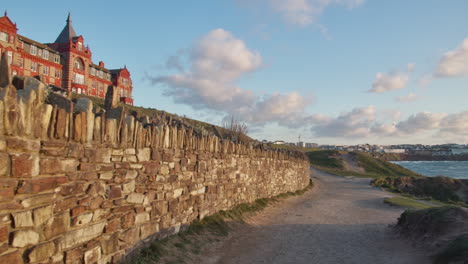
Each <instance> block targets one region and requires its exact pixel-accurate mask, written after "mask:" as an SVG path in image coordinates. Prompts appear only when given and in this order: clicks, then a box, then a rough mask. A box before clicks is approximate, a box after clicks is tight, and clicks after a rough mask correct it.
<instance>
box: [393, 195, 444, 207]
mask: <svg viewBox="0 0 468 264" xmlns="http://www.w3.org/2000/svg"><path fill="white" fill-rule="evenodd" d="M384 203H386V204H390V205H394V206H400V207H404V208H408V209H426V208H431V207H436V206H438V205H431V204H427V203H423V202H420V201H417V200H414V199H411V198H406V197H391V198H385V199H384Z"/></svg>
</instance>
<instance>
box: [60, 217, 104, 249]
mask: <svg viewBox="0 0 468 264" xmlns="http://www.w3.org/2000/svg"><path fill="white" fill-rule="evenodd" d="M105 226H106V223H104V222H103V223H97V224H94V225H91V226H87V227H83V228H80V229H75V230H71V231H68V232H67V233H65V236H64V238H63V240H62V244H61V246H62V248H64V249H68V248H71V247H74V246H77V245H79V244H81V243H84V242H86V241H89V240H91V239H93V238H96V237H98V236H99V235H101V234H102V232H103V230H104V227H105Z"/></svg>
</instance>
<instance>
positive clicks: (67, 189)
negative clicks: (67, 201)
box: [60, 182, 84, 196]
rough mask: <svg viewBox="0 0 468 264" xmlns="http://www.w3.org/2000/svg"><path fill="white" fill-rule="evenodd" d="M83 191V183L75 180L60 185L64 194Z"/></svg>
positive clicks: (75, 193)
mask: <svg viewBox="0 0 468 264" xmlns="http://www.w3.org/2000/svg"><path fill="white" fill-rule="evenodd" d="M83 192H84V189H83V183H78V182H73V183H70V184H65V185H62V186H60V194H61V195H63V196H69V195H78V194H81V193H83Z"/></svg>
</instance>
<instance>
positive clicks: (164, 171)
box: [159, 165, 169, 175]
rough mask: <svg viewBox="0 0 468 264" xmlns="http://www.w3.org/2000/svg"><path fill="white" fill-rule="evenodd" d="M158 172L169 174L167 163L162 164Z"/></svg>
mask: <svg viewBox="0 0 468 264" xmlns="http://www.w3.org/2000/svg"><path fill="white" fill-rule="evenodd" d="M159 173H160V174H162V175H168V174H169V167H168V166H167V165H162V166H161V167H160V168H159Z"/></svg>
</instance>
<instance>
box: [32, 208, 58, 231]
mask: <svg viewBox="0 0 468 264" xmlns="http://www.w3.org/2000/svg"><path fill="white" fill-rule="evenodd" d="M53 212H54V211H53V206H51V205H49V206H44V207H41V208H37V209H35V210H34V211H33V216H34V225H35V226H41V225H43V224H44V223H46V222H47V221H48V220H49V219H51V218H52V215H53Z"/></svg>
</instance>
